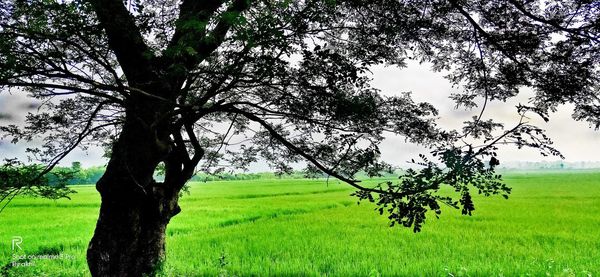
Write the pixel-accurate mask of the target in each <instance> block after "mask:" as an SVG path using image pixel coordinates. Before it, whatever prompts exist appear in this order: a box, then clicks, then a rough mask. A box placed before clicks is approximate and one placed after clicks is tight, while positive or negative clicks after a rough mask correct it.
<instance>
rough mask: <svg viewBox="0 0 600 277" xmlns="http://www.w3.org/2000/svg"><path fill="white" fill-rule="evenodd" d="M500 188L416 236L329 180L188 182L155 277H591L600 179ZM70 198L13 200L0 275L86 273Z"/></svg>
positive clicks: (91, 214) (599, 233)
mask: <svg viewBox="0 0 600 277" xmlns="http://www.w3.org/2000/svg"><path fill="white" fill-rule="evenodd" d="M505 180H506V181H507V182H508V183H509V184H510V185H511V186H512V187H513V193H512V195H511V197H510V198H509V199H508V200H504V199H502V198H501V197H491V198H486V197H479V196H478V197H475V204H476V211H475V214H474V215H473V216H462V215H460V212H459V211H456V210H453V209H451V208H447V209H445V210H444V212H443V213H442V215H441V218H440V219H435V217H433V216H431V217H430V218H428V220H427V223H426V224H425V226H424V228H423V230H422V231H421V232H420V233H416V234H415V233H413V232H412V231H411V230H410V229H406V228H403V227H393V228H390V227H388V222H387V219H386V218H385V216H379V214H378V213H376V212H375V211H374V210H373V209H374V206H373V205H372V204H369V203H366V202H365V203H361V204H360V205H357V204H356V198H354V197H351V196H349V194H350V193H351V192H352V190H351V189H350V187H349V186H347V185H345V184H343V183H338V182H337V181H329V182H328V183H327V182H325V180H304V179H301V180H296V179H276V180H252V181H215V182H208V183H193V184H191V187H190V194H189V195H184V197H183V198H182V200H181V207H182V210H183V211H182V213H181V214H179V215H178V216H176V217H175V218H173V219H172V221H171V224H170V225H169V228H168V231H167V260H166V262H165V263H164V264H163V266H162V270H161V274H162V276H600V172H593V171H565V172H529V173H509V174H506V175H505ZM76 189H77V191H78V193H77V194H74V195H73V197H72V200H66V199H64V200H57V201H51V200H44V199H31V198H19V199H15V200H13V202H12V203H11V204H10V206H9V207H8V208H7V209H6V210H4V211H3V212H2V213H1V214H0V276H88V275H89V273H88V271H87V265H86V262H85V251H86V248H87V243H88V241H89V239H90V238H91V235H92V233H93V229H94V226H95V221H96V218H97V212H98V209H99V205H100V203H99V200H100V199H99V196H98V194H97V192H96V191H95V189H94V187H93V186H77V187H76ZM16 236H18V237H20V238H21V239H22V242H21V243H20V244H19V246H20V247H21V249H18V247H17V249H16V250H14V251H13V250H12V244H13V240H14V239H15V237H16ZM19 255H25V258H24V259H21V258H23V256H19ZM31 255H34V256H33V257H34V258H32V259H28V258H27V257H28V256H31ZM15 260H18V261H20V262H23V263H24V265H20V266H15V265H14V264H13V263H12V262H13V261H15Z"/></svg>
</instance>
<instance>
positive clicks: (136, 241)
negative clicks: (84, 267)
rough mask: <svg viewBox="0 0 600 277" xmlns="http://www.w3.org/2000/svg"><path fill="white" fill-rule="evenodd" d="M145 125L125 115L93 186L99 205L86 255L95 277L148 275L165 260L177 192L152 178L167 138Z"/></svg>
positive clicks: (165, 151) (176, 210)
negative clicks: (110, 151) (100, 199)
mask: <svg viewBox="0 0 600 277" xmlns="http://www.w3.org/2000/svg"><path fill="white" fill-rule="evenodd" d="M148 114H149V115H152V113H151V112H149V113H148ZM130 115H131V116H130ZM144 121H145V120H144V119H143V118H141V117H140V113H137V114H136V113H130V114H128V116H127V119H126V124H125V125H124V127H123V130H122V133H121V135H120V137H119V139H118V141H117V142H116V143H115V145H114V146H113V149H112V150H113V151H112V156H111V159H110V161H109V163H108V166H107V170H106V173H105V174H104V176H103V177H102V178H101V179H100V181H99V182H98V183H97V184H96V188H97V190H98V191H99V192H100V195H101V197H102V204H101V207H100V215H99V218H98V222H97V225H96V230H95V232H94V236H93V238H92V240H91V242H90V244H89V248H88V255H87V260H88V265H89V268H90V271H91V273H92V275H93V276H141V275H143V274H152V272H153V271H154V270H155V268H156V266H157V265H158V264H159V262H160V261H161V259H162V258H163V257H164V251H165V246H164V244H165V230H166V226H167V224H168V223H169V220H170V219H171V218H172V217H173V216H174V215H176V214H177V213H179V211H180V209H179V206H178V205H177V200H178V190H176V189H173V187H168V186H166V185H165V183H157V182H155V181H154V180H153V178H152V177H153V174H154V170H155V169H156V167H157V165H158V164H159V162H161V161H162V160H163V159H164V157H165V156H167V155H168V154H169V152H170V147H169V145H168V142H169V137H168V135H166V134H156V132H153V131H152V128H149V127H148V125H147V124H146V123H145V122H144Z"/></svg>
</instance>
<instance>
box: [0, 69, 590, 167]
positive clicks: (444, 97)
mask: <svg viewBox="0 0 600 277" xmlns="http://www.w3.org/2000/svg"><path fill="white" fill-rule="evenodd" d="M372 72H373V78H374V80H373V86H374V87H376V88H379V89H381V90H382V92H383V93H384V94H386V95H393V94H396V93H400V92H406V91H411V92H412V96H413V98H414V99H415V101H418V102H424V101H426V102H430V103H432V104H434V105H435V107H436V108H437V109H438V110H439V112H440V116H439V117H440V118H439V124H440V125H441V126H443V127H445V128H454V129H456V128H460V126H461V125H462V122H463V121H465V120H467V119H469V118H471V117H472V116H474V115H477V114H479V110H477V109H474V110H471V111H465V110H462V109H461V110H456V109H455V108H454V103H453V102H452V101H451V100H450V99H448V96H450V94H451V93H452V92H457V91H458V89H456V88H452V87H451V86H450V84H449V83H448V81H447V80H445V79H444V78H443V74H442V73H435V72H432V71H430V69H429V67H428V66H427V65H419V64H416V63H415V64H410V65H409V67H408V68H405V69H402V70H400V69H397V68H395V67H384V66H379V67H375V68H373V69H372ZM527 94H528V92H527V91H524V92H523V93H522V94H520V95H519V97H518V98H515V99H511V100H510V101H509V102H507V103H502V102H492V103H490V104H489V105H488V108H487V109H486V111H485V114H484V118H493V119H494V120H497V121H499V122H503V123H505V124H506V126H512V125H514V124H516V123H517V122H518V120H519V117H518V115H517V113H516V107H515V106H516V105H517V104H518V103H520V102H521V103H526V102H527ZM29 104H30V101H28V100H27V99H26V98H24V97H21V96H19V95H17V94H13V95H10V94H8V93H6V92H0V125H6V124H8V123H13V122H19V121H22V120H23V118H24V114H25V111H26V110H27V109H28V108H31V107H28V105H29ZM571 111H572V106H568V105H567V106H562V107H560V109H559V111H558V112H557V113H554V114H552V115H551V120H550V122H549V123H545V122H543V120H541V119H540V118H537V117H533V115H532V118H531V119H530V122H532V123H534V124H535V125H537V126H540V127H542V128H544V129H546V130H547V134H548V135H549V136H550V137H551V138H552V139H553V140H554V142H555V145H554V146H555V147H556V148H558V149H559V150H560V151H561V152H562V153H563V155H564V156H565V158H566V161H598V160H600V159H599V158H598V156H600V150H599V147H598V146H599V143H600V132H598V131H594V130H593V129H591V128H589V125H588V124H587V123H585V122H576V121H574V120H573V119H572V118H571ZM3 115H12V118H6V117H5V116H3ZM24 148H25V146H24V145H13V144H10V143H8V142H7V141H0V158H11V157H20V158H23V157H24ZM381 149H382V152H383V158H384V160H386V161H387V162H390V163H392V164H395V165H404V164H405V162H406V161H407V160H410V159H411V158H413V157H415V156H416V154H418V153H422V152H423V151H424V148H422V147H419V146H416V145H412V144H407V143H404V138H402V137H388V138H387V139H386V141H384V143H383V144H382V145H381ZM499 155H500V158H501V160H504V161H541V160H557V159H558V158H557V157H542V156H541V155H539V154H538V153H537V152H536V151H534V150H527V149H521V150H517V149H515V148H514V147H510V146H506V147H502V148H501V149H500V151H499ZM101 156H102V151H101V150H100V149H90V150H88V151H87V152H81V151H77V152H74V153H72V154H71V155H70V156H69V157H67V158H66V159H65V161H64V162H63V163H62V164H63V165H69V164H70V163H71V162H72V161H81V162H82V163H83V165H84V166H92V165H104V164H105V163H106V160H105V159H103V158H102V157H101ZM251 170H252V171H265V170H268V168H267V167H266V165H264V164H256V165H255V166H253V167H252V168H251Z"/></svg>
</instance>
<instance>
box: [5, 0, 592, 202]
mask: <svg viewBox="0 0 600 277" xmlns="http://www.w3.org/2000/svg"><path fill="white" fill-rule="evenodd" d="M1 11H2V12H1V13H0V16H1V18H0V22H1V23H0V24H1V25H0V28H1V33H0V36H1V39H0V52H1V56H0V62H1V64H2V70H1V72H0V84H1V85H2V87H3V88H4V89H5V90H12V91H14V90H22V91H26V92H28V93H29V95H30V96H31V97H33V98H36V99H39V100H41V101H43V105H42V107H41V108H40V109H39V112H37V113H31V114H29V115H28V117H27V126H26V127H25V128H22V127H20V126H17V125H11V126H5V127H2V131H3V132H4V133H5V134H6V135H7V136H9V137H11V138H12V140H13V142H16V141H19V140H27V141H31V140H33V139H35V138H39V137H43V138H45V139H44V145H43V146H42V147H41V148H35V149H28V151H29V152H30V153H31V154H33V155H35V156H36V157H38V158H39V159H40V161H42V162H44V163H48V164H50V165H54V164H56V162H57V161H59V160H60V159H61V158H62V157H64V156H65V155H66V154H67V153H68V152H70V151H71V150H73V149H74V148H75V147H86V146H88V145H90V144H98V143H100V144H102V145H104V146H105V147H106V148H107V149H108V150H109V151H110V147H111V146H112V144H113V142H114V140H115V139H116V138H117V137H118V135H119V133H120V131H121V129H122V126H123V124H124V122H125V121H126V114H127V113H128V112H130V113H132V114H133V115H134V116H135V115H136V114H138V113H145V112H146V111H144V109H147V108H149V109H154V108H156V107H160V108H159V109H158V110H156V112H155V113H154V111H155V110H153V113H154V114H153V115H152V122H145V124H149V125H150V126H148V127H149V128H153V129H155V130H156V132H165V133H168V134H169V136H170V137H171V141H170V142H168V143H169V144H171V145H165V147H172V148H173V151H172V152H173V153H178V155H179V156H181V157H183V158H181V159H180V160H177V161H176V163H179V164H180V167H179V168H178V169H177V170H174V171H173V172H172V173H167V174H168V175H169V174H171V175H177V174H179V175H182V174H183V175H184V176H185V178H184V179H187V178H189V177H191V174H192V173H193V172H194V171H195V168H196V164H197V163H198V162H200V163H201V165H200V169H201V170H205V171H210V170H218V169H219V168H221V167H220V166H219V165H220V164H222V163H224V162H226V163H227V164H228V165H230V166H233V167H236V168H244V167H246V166H247V165H248V164H249V163H250V162H253V161H256V159H257V158H258V157H261V158H264V159H265V160H267V161H268V162H270V163H271V165H272V166H273V167H274V168H276V169H277V170H278V171H282V172H286V171H289V170H291V168H290V167H289V163H290V162H296V161H299V160H307V161H308V162H309V163H310V165H311V168H313V169H315V170H318V171H324V172H326V173H328V174H330V175H332V176H335V177H337V178H340V179H342V180H344V181H348V182H349V183H351V184H354V185H356V186H357V187H358V188H359V189H360V190H361V191H363V192H367V193H368V192H369V191H370V190H371V189H366V190H365V189H364V188H363V187H361V186H360V185H358V182H357V180H353V178H352V177H353V176H354V174H356V173H357V172H358V171H361V170H363V171H366V172H369V173H371V174H372V175H376V174H377V173H378V172H380V171H382V170H385V169H386V168H387V165H386V164H385V163H383V162H381V161H379V160H378V157H379V155H380V153H379V149H378V148H377V145H378V143H379V142H381V140H382V139H383V138H384V134H385V133H386V132H390V133H394V134H400V135H404V136H406V137H407V139H408V140H410V141H412V142H417V143H422V144H426V145H429V146H432V145H437V146H436V147H439V149H437V150H434V151H442V152H439V154H440V157H442V161H443V162H444V163H445V164H446V165H447V166H448V168H451V165H450V164H453V163H459V164H460V163H461V162H460V161H459V160H460V159H458V160H456V159H457V157H462V158H464V160H465V161H467V160H473V159H472V158H475V156H482V155H483V156H485V155H488V154H491V152H489V151H488V150H492V149H493V147H490V148H486V147H483V148H481V149H485V151H473V150H467V148H469V149H470V147H471V145H470V144H464V145H460V146H457V144H458V142H459V139H460V138H462V135H460V134H458V133H457V132H453V131H449V132H448V131H442V130H439V129H438V128H437V127H436V125H435V123H434V119H435V116H436V114H437V112H436V110H435V109H434V107H432V106H431V105H429V104H427V103H414V102H413V101H412V100H411V98H410V95H409V94H400V95H397V96H392V97H385V96H382V95H381V94H380V93H379V91H378V90H377V89H376V88H373V87H371V85H370V84H369V81H370V75H369V67H370V66H372V65H376V64H381V63H385V64H389V65H396V66H400V67H403V66H405V65H406V60H407V59H416V60H418V61H421V62H431V63H433V65H434V67H433V69H434V70H444V71H449V72H450V74H449V75H448V78H449V79H450V80H451V81H452V82H453V83H454V84H455V85H461V86H462V87H463V88H464V93H461V94H459V95H455V96H454V99H455V100H456V102H457V103H458V104H461V105H465V106H467V107H474V106H475V102H474V101H475V99H476V97H478V96H483V97H485V99H486V101H487V100H488V99H489V100H494V99H500V100H504V99H506V98H508V97H512V96H514V95H516V94H517V93H518V90H519V88H521V87H523V86H529V87H533V88H534V89H535V91H536V95H535V97H534V98H533V99H532V105H531V107H522V109H523V110H525V109H529V110H534V111H535V112H537V113H539V114H541V115H543V116H546V114H547V112H548V111H549V110H550V111H551V110H553V109H554V108H555V107H556V105H558V104H562V103H565V102H571V103H575V105H576V108H575V113H574V117H575V118H576V119H579V120H587V121H589V122H590V123H592V124H595V126H596V127H597V126H598V124H599V122H600V121H599V118H600V117H599V116H598V115H600V109H599V108H598V102H597V101H598V97H597V89H598V87H597V84H598V82H597V76H598V74H597V73H598V65H597V64H598V63H597V60H598V55H599V54H598V53H600V51H598V35H597V34H598V14H599V11H598V3H596V2H594V1H588V2H586V1H583V2H582V1H561V2H560V3H546V4H544V3H541V2H537V1H528V2H520V1H516V0H515V1H484V2H477V1H469V2H465V1H415V2H413V1H378V2H377V3H368V1H256V2H251V1H242V0H238V1H204V2H202V1H201V2H195V1H183V2H182V3H177V1H129V2H128V4H127V5H123V3H121V2H119V1H64V2H59V1H15V2H4V3H3V4H2V10H1ZM50 99H51V100H50ZM141 102H143V103H145V104H144V105H140V104H139V103H141ZM146 103H147V104H146ZM497 127H500V125H498V124H495V123H493V122H492V121H482V120H481V118H479V117H476V118H475V119H474V120H473V121H472V122H468V123H467V124H466V126H465V130H464V133H463V135H469V136H473V137H475V138H479V137H484V139H485V140H487V141H493V139H492V138H494V137H493V135H492V134H491V131H492V130H493V129H495V128H497ZM224 130H226V131H224ZM511 132H512V133H511V134H508V132H507V134H508V135H507V136H504V137H502V138H501V140H502V141H506V140H512V142H516V143H517V144H519V145H529V146H534V147H542V148H543V147H545V146H546V145H547V144H546V142H547V141H546V138H545V137H537V136H536V134H535V133H539V132H541V130H540V129H538V128H536V127H533V126H529V125H526V124H522V125H521V126H519V127H518V128H517V129H515V130H511ZM523 133H526V134H530V135H532V136H531V137H530V138H529V139H530V140H528V141H526V140H525V139H523V138H522V137H521V134H523ZM236 138H239V139H236ZM531 139H533V140H531ZM496 142H500V141H496ZM233 144H239V145H238V146H236V147H228V146H230V145H233ZM461 147H465V148H461ZM434 148H435V147H434ZM442 149H445V150H442ZM448 149H450V150H448ZM546 150H548V151H549V153H553V154H556V152H553V150H551V149H549V148H547V149H546ZM444 151H450V152H444ZM187 153H194V154H191V156H189V157H188V156H187ZM449 153H453V154H451V155H450V154H449ZM466 153H470V154H466ZM180 154H181V155H180ZM184 154H185V156H183V155H184ZM475 154H476V155H475ZM448 155H450V156H448ZM470 156H473V157H470ZM179 158H180V157H178V158H177V159H179ZM426 163H428V162H427V161H426ZM468 163H470V162H468ZM479 163H480V160H477V163H476V164H470V165H469V166H466V164H461V165H460V166H463V167H465V168H473V166H474V165H476V166H475V168H477V167H478V168H479V170H483V168H484V167H486V165H484V164H483V163H482V164H479ZM425 166H426V167H427V168H429V167H431V165H425ZM170 168H171V169H172V168H175V167H170ZM488 168H493V166H492V167H489V163H488ZM437 170H441V169H439V168H438V169H437ZM443 171H445V170H443ZM450 171H452V170H450ZM452 172H454V171H452ZM454 173H456V172H454ZM454 173H453V174H454ZM425 174H426V175H425V176H420V177H419V178H422V179H423V180H426V181H425V183H430V182H431V180H432V179H434V178H432V176H429V175H430V174H433V175H439V173H434V172H428V173H425ZM469 174H470V173H469ZM413 177H414V176H407V179H404V180H405V181H404V182H408V183H410V184H411V186H414V185H416V184H415V182H412V181H411V182H409V181H408V180H411V178H413ZM446 179H447V178H444V181H447V180H446ZM484 179H485V178H484ZM469 181H472V180H470V179H469ZM463 183H465V184H466V183H468V182H463ZM422 185H424V184H422ZM388 187H389V188H390V189H391V188H393V189H394V190H396V189H400V191H411V190H410V189H408V188H403V187H402V186H400V187H396V186H388ZM375 192H382V191H379V190H376V191H375ZM392 195H393V193H392ZM384 198H385V197H384Z"/></svg>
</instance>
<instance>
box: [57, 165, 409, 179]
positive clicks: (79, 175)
mask: <svg viewBox="0 0 600 277" xmlns="http://www.w3.org/2000/svg"><path fill="white" fill-rule="evenodd" d="M104 171H106V167H105V166H92V167H85V168H84V167H82V166H81V162H73V163H71V166H70V167H66V166H57V167H55V168H54V169H52V172H54V173H63V174H67V173H68V174H70V176H72V177H71V178H70V179H69V181H68V184H69V185H88V184H95V183H96V182H98V180H100V178H101V177H102V175H103V174H104ZM394 174H398V172H394V173H387V174H384V175H383V176H382V177H384V178H386V177H392V176H397V175H394ZM358 176H359V177H361V178H363V179H364V178H368V176H367V175H366V174H364V173H358ZM327 177H328V176H327V174H324V173H318V174H317V173H314V172H309V171H308V170H294V171H291V172H289V173H286V174H278V173H276V172H259V173H234V172H220V173H218V174H207V173H200V172H199V173H196V174H195V175H194V176H193V177H192V178H191V179H190V181H192V182H210V181H231V180H258V179H303V178H314V179H316V178H327ZM154 178H155V179H156V180H157V181H162V179H163V178H164V176H163V175H162V174H161V172H160V171H159V172H157V173H156V174H155V176H154Z"/></svg>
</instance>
